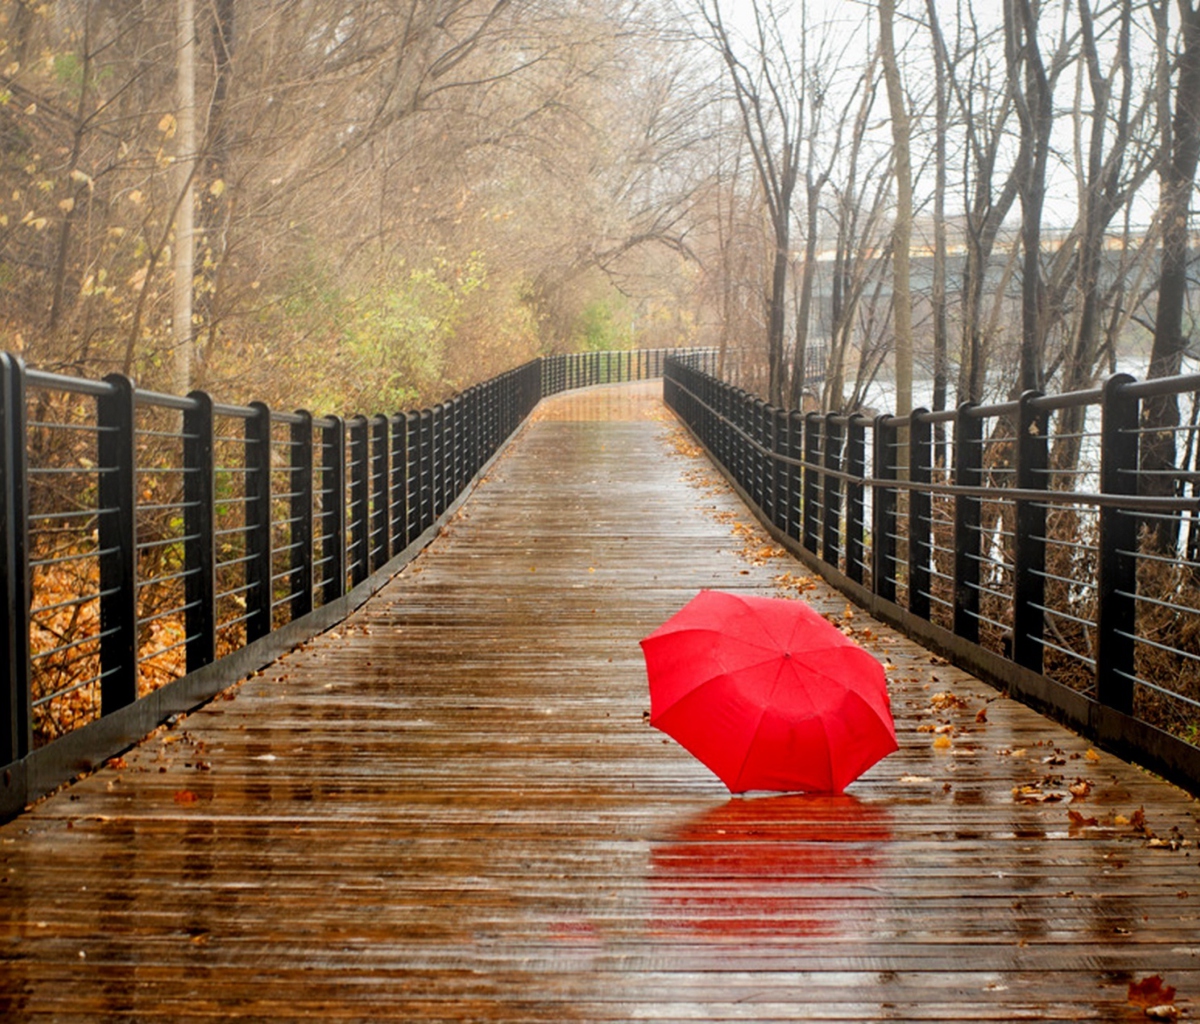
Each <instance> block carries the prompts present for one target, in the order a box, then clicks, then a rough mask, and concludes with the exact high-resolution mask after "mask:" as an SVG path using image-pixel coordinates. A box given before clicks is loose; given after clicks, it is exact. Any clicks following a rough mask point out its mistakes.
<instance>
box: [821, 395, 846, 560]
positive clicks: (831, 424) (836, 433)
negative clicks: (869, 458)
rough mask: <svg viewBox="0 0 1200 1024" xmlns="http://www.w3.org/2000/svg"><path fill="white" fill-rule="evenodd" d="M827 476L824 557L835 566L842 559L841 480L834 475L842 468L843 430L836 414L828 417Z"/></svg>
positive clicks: (826, 440) (823, 509) (825, 458)
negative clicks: (840, 546) (840, 543)
mask: <svg viewBox="0 0 1200 1024" xmlns="http://www.w3.org/2000/svg"><path fill="white" fill-rule="evenodd" d="M824 465H825V470H826V472H825V478H824V480H823V481H822V482H823V484H824V486H823V487H822V489H821V490H822V497H821V525H822V531H821V557H822V558H823V559H824V560H825V561H826V562H827V563H828V564H829V565H831V566H833V567H834V568H835V569H836V568H837V567H838V565H839V564H840V562H841V557H840V555H841V552H840V551H839V543H838V542H839V540H840V539H841V529H840V528H841V519H842V482H841V481H840V480H839V479H838V478H837V477H836V476H834V475H833V474H834V473H837V472H838V471H839V470H840V469H841V468H842V431H841V427H840V426H839V424H838V420H837V416H836V415H835V414H834V413H827V414H826V416H825V452H824Z"/></svg>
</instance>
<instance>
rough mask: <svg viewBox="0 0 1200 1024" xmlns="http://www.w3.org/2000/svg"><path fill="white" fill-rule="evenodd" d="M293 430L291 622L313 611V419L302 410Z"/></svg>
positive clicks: (298, 414)
mask: <svg viewBox="0 0 1200 1024" xmlns="http://www.w3.org/2000/svg"><path fill="white" fill-rule="evenodd" d="M296 415H297V416H298V417H300V420H299V422H298V423H293V424H292V428H291V442H292V444H291V448H292V459H291V462H292V473H291V476H292V486H291V488H290V489H291V492H292V508H291V516H290V518H291V520H292V538H291V539H292V565H291V569H292V618H293V619H298V618H300V617H301V616H302V615H307V614H308V613H309V612H311V611H312V609H313V533H314V531H313V506H314V501H313V487H314V481H313V476H314V474H313V417H312V413H310V412H307V411H305V410H304V409H299V410H297V411H296Z"/></svg>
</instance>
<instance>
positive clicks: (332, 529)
mask: <svg viewBox="0 0 1200 1024" xmlns="http://www.w3.org/2000/svg"><path fill="white" fill-rule="evenodd" d="M321 547H322V552H321V561H322V563H323V564H324V565H325V567H326V569H325V571H326V576H325V581H324V585H323V587H322V589H321V603H322V604H329V603H330V602H332V601H336V600H337V599H338V598H339V597H341V596H342V594H344V593H345V592H346V423H345V420H343V419H342V418H341V417H340V416H333V417H330V425H329V426H327V427H323V428H322V429H321Z"/></svg>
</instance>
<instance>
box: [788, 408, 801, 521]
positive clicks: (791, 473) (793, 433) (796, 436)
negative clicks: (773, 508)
mask: <svg viewBox="0 0 1200 1024" xmlns="http://www.w3.org/2000/svg"><path fill="white" fill-rule="evenodd" d="M787 454H788V458H789V459H790V460H791V461H790V462H789V463H788V467H787V527H786V529H787V535H788V536H789V537H791V538H792V540H799V539H800V537H801V536H802V530H803V525H802V516H803V504H804V494H803V491H802V490H801V485H802V482H803V479H804V475H803V473H802V472H801V469H800V465H799V464H800V462H801V460H802V459H803V458H804V413H802V412H801V411H800V410H799V409H793V410H792V411H791V412H789V413H788V432H787Z"/></svg>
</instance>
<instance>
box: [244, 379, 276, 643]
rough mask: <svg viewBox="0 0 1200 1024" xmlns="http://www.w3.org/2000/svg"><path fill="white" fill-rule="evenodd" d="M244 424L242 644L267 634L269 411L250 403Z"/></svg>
mask: <svg viewBox="0 0 1200 1024" xmlns="http://www.w3.org/2000/svg"><path fill="white" fill-rule="evenodd" d="M250 408H251V409H253V410H254V415H253V416H251V417H249V418H248V419H247V420H246V528H245V532H246V642H247V643H252V642H253V641H255V640H259V639H261V638H262V637H264V636H266V635H267V634H268V633H270V632H271V612H272V608H271V605H272V602H273V600H274V596H275V587H274V584H273V582H272V580H271V561H272V559H271V410H270V409H268V408H267V406H266V405H264V404H263V403H262V402H251V403H250Z"/></svg>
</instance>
